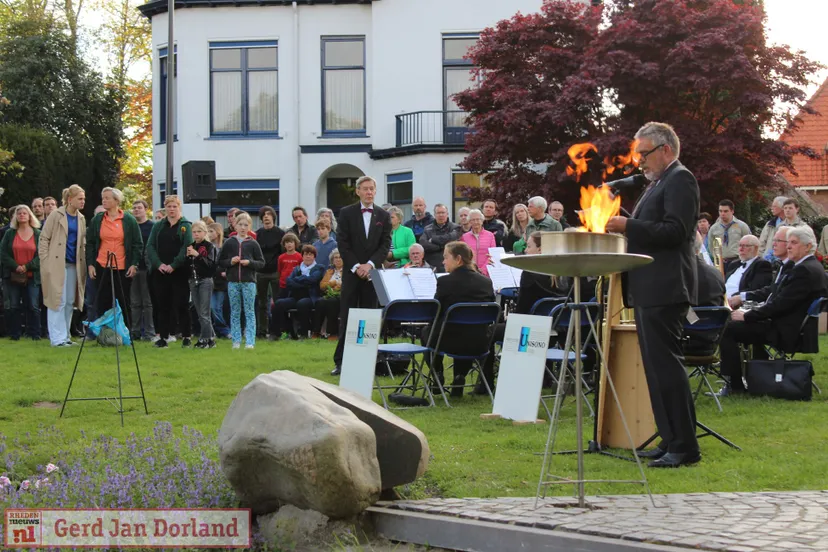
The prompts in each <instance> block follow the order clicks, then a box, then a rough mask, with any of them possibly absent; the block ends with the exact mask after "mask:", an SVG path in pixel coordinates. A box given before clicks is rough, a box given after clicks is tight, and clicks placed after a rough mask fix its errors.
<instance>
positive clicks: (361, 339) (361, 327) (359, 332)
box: [356, 320, 365, 345]
mask: <svg viewBox="0 0 828 552" xmlns="http://www.w3.org/2000/svg"><path fill="white" fill-rule="evenodd" d="M364 341H365V320H360V321H359V329H358V330H357V337H356V342H357V344H358V345H362V343H363V342H364Z"/></svg>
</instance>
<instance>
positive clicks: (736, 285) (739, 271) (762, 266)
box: [725, 236, 773, 297]
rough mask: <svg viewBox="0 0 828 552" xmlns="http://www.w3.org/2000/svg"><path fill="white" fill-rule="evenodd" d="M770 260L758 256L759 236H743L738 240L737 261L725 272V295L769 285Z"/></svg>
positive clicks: (770, 274) (730, 295)
mask: <svg viewBox="0 0 828 552" xmlns="http://www.w3.org/2000/svg"><path fill="white" fill-rule="evenodd" d="M772 273H773V266H772V265H771V263H770V261H767V260H765V259H762V258H760V257H759V238H757V237H756V236H744V237H743V238H742V239H740V240H739V262H738V263H732V264H731V265H730V268H729V269H728V271H727V273H726V274H725V287H726V288H727V296H728V297H732V296H733V295H738V294H740V293H746V292H748V291H753V290H756V289H760V288H763V287H765V286H768V285H770V283H771V279H772V278H773V275H772Z"/></svg>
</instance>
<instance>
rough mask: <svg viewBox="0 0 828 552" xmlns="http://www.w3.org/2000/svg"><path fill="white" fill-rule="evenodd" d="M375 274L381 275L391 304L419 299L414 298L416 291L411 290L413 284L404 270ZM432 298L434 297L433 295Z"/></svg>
mask: <svg viewBox="0 0 828 552" xmlns="http://www.w3.org/2000/svg"><path fill="white" fill-rule="evenodd" d="M375 274H377V275H379V278H380V280H382V285H383V287H384V288H385V293H386V294H387V295H388V302H389V303H390V302H391V301H397V300H399V299H416V298H417V297H415V296H414V290H413V289H411V282H410V281H409V279H408V276H407V275H406V274H405V273H404V271H403V269H401V268H394V269H390V270H377V271H376V272H375ZM432 297H434V296H433V295H432Z"/></svg>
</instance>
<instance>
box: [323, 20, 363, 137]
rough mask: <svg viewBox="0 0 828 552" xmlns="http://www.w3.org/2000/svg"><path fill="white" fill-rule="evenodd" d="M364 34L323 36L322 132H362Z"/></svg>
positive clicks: (334, 134)
mask: <svg viewBox="0 0 828 552" xmlns="http://www.w3.org/2000/svg"><path fill="white" fill-rule="evenodd" d="M365 112H366V106H365V37H364V36H350V37H348V36H339V37H336V36H329V37H322V134H323V135H328V136H331V135H333V136H343V137H347V136H365V129H366V126H365Z"/></svg>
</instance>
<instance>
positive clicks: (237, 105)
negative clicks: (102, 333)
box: [210, 41, 279, 136]
mask: <svg viewBox="0 0 828 552" xmlns="http://www.w3.org/2000/svg"><path fill="white" fill-rule="evenodd" d="M278 132H279V49H278V45H277V42H276V41H256V42H211V43H210V134H211V135H212V136H256V135H264V136H275V135H278Z"/></svg>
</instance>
